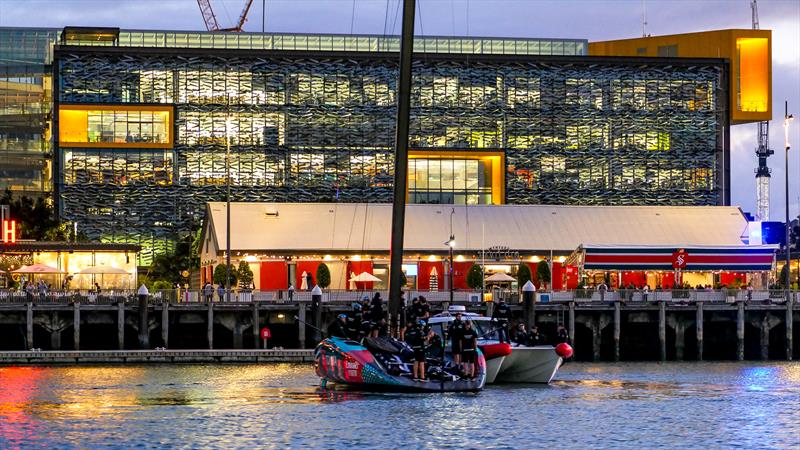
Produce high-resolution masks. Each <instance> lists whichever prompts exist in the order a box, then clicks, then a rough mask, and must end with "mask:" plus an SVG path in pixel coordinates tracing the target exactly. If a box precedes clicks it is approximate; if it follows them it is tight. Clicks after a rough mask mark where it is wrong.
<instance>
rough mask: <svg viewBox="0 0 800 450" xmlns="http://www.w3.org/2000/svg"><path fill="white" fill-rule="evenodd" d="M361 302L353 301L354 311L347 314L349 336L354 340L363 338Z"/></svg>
mask: <svg viewBox="0 0 800 450" xmlns="http://www.w3.org/2000/svg"><path fill="white" fill-rule="evenodd" d="M361 320H362V315H361V304H359V303H353V311H352V312H351V313H350V314H349V315H348V316H347V322H346V324H347V325H346V331H347V336H348V337H349V338H350V339H352V340H354V341H359V340H361V337H362V336H361Z"/></svg>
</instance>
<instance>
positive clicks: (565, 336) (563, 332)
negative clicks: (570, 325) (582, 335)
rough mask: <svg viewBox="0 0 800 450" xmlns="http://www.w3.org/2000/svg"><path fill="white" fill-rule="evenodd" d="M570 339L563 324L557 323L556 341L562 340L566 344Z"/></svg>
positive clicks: (560, 341)
mask: <svg viewBox="0 0 800 450" xmlns="http://www.w3.org/2000/svg"><path fill="white" fill-rule="evenodd" d="M570 340H571V339H570V338H569V332H567V329H566V328H564V325H559V326H558V333H557V336H556V343H558V344H560V343H562V342H566V343H567V344H569V343H570Z"/></svg>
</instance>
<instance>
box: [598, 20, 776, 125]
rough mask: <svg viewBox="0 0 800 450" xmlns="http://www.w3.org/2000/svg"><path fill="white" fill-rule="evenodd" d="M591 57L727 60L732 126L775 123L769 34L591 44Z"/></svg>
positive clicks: (679, 36) (697, 35) (714, 34)
mask: <svg viewBox="0 0 800 450" xmlns="http://www.w3.org/2000/svg"><path fill="white" fill-rule="evenodd" d="M589 55H592V56H642V57H672V58H724V59H727V60H729V63H730V78H729V79H730V103H729V104H730V119H731V124H733V125H736V124H740V123H748V122H759V121H763V120H771V119H772V31H770V30H739V29H732V30H716V31H702V32H698V33H684V34H670V35H666V36H648V37H641V38H634V39H619V40H614V41H601V42H590V43H589Z"/></svg>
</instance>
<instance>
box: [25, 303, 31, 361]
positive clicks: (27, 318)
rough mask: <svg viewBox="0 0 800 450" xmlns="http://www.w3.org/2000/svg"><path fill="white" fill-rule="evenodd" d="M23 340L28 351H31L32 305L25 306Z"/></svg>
mask: <svg viewBox="0 0 800 450" xmlns="http://www.w3.org/2000/svg"><path fill="white" fill-rule="evenodd" d="M25 340H26V341H27V342H26V344H27V345H28V350H32V349H33V303H28V304H27V309H26V311H25Z"/></svg>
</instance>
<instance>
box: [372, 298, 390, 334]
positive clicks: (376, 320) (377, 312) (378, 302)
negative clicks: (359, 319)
mask: <svg viewBox="0 0 800 450" xmlns="http://www.w3.org/2000/svg"><path fill="white" fill-rule="evenodd" d="M369 316H370V322H372V329H371V330H370V336H372V337H378V336H379V335H380V334H381V329H382V328H383V326H384V325H385V323H386V321H385V316H384V314H383V299H382V298H381V293H380V292H376V293H375V295H374V296H373V297H372V303H371V304H370V305H369Z"/></svg>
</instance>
